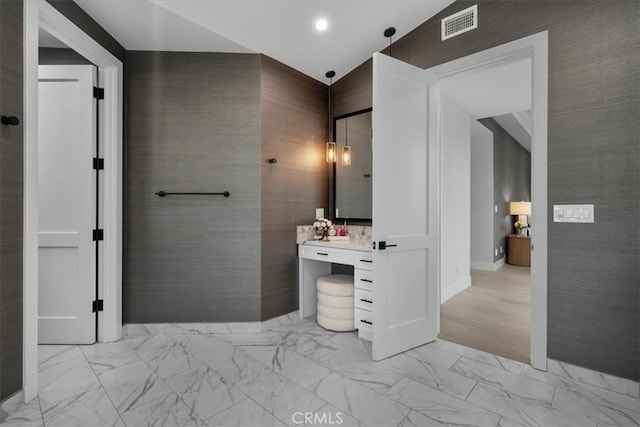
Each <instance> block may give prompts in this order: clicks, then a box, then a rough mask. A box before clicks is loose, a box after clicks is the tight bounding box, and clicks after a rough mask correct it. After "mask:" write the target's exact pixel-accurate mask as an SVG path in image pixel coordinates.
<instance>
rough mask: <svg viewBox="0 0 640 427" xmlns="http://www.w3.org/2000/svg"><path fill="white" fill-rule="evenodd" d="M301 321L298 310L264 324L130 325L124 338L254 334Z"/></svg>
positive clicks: (124, 329) (125, 330)
mask: <svg viewBox="0 0 640 427" xmlns="http://www.w3.org/2000/svg"><path fill="white" fill-rule="evenodd" d="M298 320H300V312H299V311H298V310H296V311H293V312H291V313H288V314H284V315H282V316H279V317H275V318H273V319H270V320H266V321H264V322H228V323H128V324H126V325H123V327H122V336H123V337H127V336H129V337H130V336H134V335H172V334H178V335H184V334H252V333H260V332H264V331H269V330H271V329H273V328H277V327H279V326H285V325H288V324H290V323H292V322H296V321H298Z"/></svg>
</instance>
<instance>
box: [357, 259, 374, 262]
mask: <svg viewBox="0 0 640 427" xmlns="http://www.w3.org/2000/svg"><path fill="white" fill-rule="evenodd" d="M360 262H373V261H372V260H370V259H361V260H360Z"/></svg>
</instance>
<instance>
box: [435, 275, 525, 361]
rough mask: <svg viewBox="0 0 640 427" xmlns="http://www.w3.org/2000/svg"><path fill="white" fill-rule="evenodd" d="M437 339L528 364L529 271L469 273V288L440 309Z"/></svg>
mask: <svg viewBox="0 0 640 427" xmlns="http://www.w3.org/2000/svg"><path fill="white" fill-rule="evenodd" d="M439 337H440V338H441V339H443V340H447V341H452V342H454V343H457V344H462V345H465V346H467V347H473V348H475V349H478V350H483V351H486V352H489V353H493V354H497V355H499V356H504V357H507V358H509V359H514V360H518V361H521V362H524V363H530V337H531V269H530V268H528V267H516V266H512V265H509V264H506V265H505V266H503V267H501V268H500V269H499V270H497V271H495V272H492V271H482V270H471V286H470V287H469V288H467V289H465V290H464V291H462V292H460V293H459V294H458V295H456V296H454V297H452V298H450V299H449V300H447V301H446V302H445V303H444V304H442V306H441V310H440V335H439Z"/></svg>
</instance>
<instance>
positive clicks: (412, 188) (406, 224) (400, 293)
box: [372, 53, 440, 360]
mask: <svg viewBox="0 0 640 427" xmlns="http://www.w3.org/2000/svg"><path fill="white" fill-rule="evenodd" d="M438 96H439V89H438V85H437V77H436V76H435V75H434V74H432V73H429V72H427V71H425V70H422V69H419V68H416V67H413V66H411V65H409V64H406V63H404V62H401V61H398V60H396V59H393V58H390V57H388V56H385V55H383V54H379V53H376V54H374V56H373V221H372V222H373V239H374V242H375V244H376V246H375V249H374V251H373V266H374V269H373V274H374V280H373V282H374V287H373V301H374V306H373V326H372V327H373V340H372V341H373V343H372V357H373V360H381V359H384V358H387V357H389V356H392V355H394V354H398V353H401V352H403V351H406V350H408V349H410V348H413V347H416V346H419V345H422V344H425V343H427V342H429V341H433V340H435V339H436V336H437V334H438V313H439V312H438V310H439V297H438V280H439V273H438V269H439V253H438V250H439V225H438V215H439V207H438V204H439V196H438V191H439V190H438V188H439V184H438V179H439V158H440V155H439V134H438V107H439V103H438ZM380 242H386V246H387V248H386V249H383V248H382V247H381V246H382V245H381V244H380Z"/></svg>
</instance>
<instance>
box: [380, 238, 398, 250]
mask: <svg viewBox="0 0 640 427" xmlns="http://www.w3.org/2000/svg"><path fill="white" fill-rule="evenodd" d="M397 246H398V245H387V242H385V241H384V240H381V241H379V242H378V249H379V250H381V251H384V250H385V249H387V248H395V247H397Z"/></svg>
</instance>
